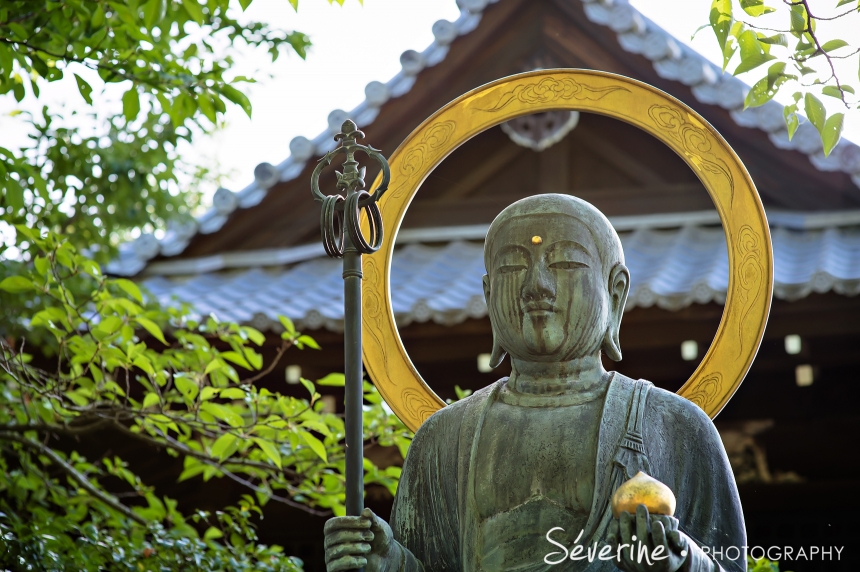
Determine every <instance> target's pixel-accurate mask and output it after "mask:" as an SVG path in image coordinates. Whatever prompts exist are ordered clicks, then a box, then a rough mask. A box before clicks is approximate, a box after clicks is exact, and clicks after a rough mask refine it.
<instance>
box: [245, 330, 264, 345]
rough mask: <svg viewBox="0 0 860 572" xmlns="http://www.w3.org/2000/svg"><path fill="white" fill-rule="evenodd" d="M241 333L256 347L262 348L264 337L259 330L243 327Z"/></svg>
mask: <svg viewBox="0 0 860 572" xmlns="http://www.w3.org/2000/svg"><path fill="white" fill-rule="evenodd" d="M242 331H243V332H244V333H245V335H247V336H248V339H249V340H251V341H252V342H254V343H255V344H257V345H258V346H262V345H263V342H265V341H266V336H264V335H263V333H262V332H261V331H260V330H256V329H254V328H251V327H249V326H243V327H242Z"/></svg>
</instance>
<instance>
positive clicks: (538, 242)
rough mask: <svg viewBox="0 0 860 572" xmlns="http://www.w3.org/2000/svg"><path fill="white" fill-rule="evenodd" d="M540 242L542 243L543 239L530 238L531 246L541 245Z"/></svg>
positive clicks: (537, 237)
mask: <svg viewBox="0 0 860 572" xmlns="http://www.w3.org/2000/svg"><path fill="white" fill-rule="evenodd" d="M542 242H543V239H542V238H541V237H539V236H533V237H532V244H541V243H542Z"/></svg>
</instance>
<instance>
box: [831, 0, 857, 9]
mask: <svg viewBox="0 0 860 572" xmlns="http://www.w3.org/2000/svg"><path fill="white" fill-rule="evenodd" d="M853 2H855V0H839V3H837V4H836V7H837V8H839V7H840V6H845V5H846V4H851V3H853Z"/></svg>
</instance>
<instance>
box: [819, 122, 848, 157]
mask: <svg viewBox="0 0 860 572" xmlns="http://www.w3.org/2000/svg"><path fill="white" fill-rule="evenodd" d="M844 118H845V114H843V113H834V114H833V115H831V116H830V117H828V118H827V121H826V122H825V123H824V131H823V132H822V133H821V142H822V143H823V144H824V156H825V157H826V156H827V155H830V152H831V151H833V148H834V147H836V144H837V143H839V139H840V138H841V137H842V121H843V119H844Z"/></svg>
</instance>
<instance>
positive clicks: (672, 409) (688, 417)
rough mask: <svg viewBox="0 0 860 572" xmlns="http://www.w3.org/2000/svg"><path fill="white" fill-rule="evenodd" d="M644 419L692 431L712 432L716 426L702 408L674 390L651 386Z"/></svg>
mask: <svg viewBox="0 0 860 572" xmlns="http://www.w3.org/2000/svg"><path fill="white" fill-rule="evenodd" d="M645 415H646V420H647V421H651V422H656V423H660V424H662V425H663V426H665V427H672V428H674V429H676V430H677V429H680V430H684V431H690V432H694V433H708V434H710V433H713V434H714V435H716V428H715V427H714V423H713V421H711V418H710V417H708V414H707V413H705V412H704V411H702V408H701V407H699V406H698V405H696V404H695V403H693V402H692V401H690V400H689V399H687V398H685V397H681V396H680V395H678V394H677V393H675V392H672V391H666V390H665V389H661V388H659V387H656V386H655V387H652V388H651V390H650V391H649V392H648V401H647V404H646V414H645Z"/></svg>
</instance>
